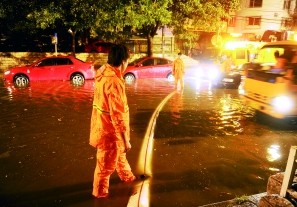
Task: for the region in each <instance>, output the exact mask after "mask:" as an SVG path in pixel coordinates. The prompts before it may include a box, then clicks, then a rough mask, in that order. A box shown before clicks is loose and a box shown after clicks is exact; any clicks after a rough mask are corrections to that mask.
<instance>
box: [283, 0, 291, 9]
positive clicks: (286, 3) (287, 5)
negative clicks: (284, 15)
mask: <svg viewBox="0 0 297 207" xmlns="http://www.w3.org/2000/svg"><path fill="white" fill-rule="evenodd" d="M290 8H291V0H284V8H283V9H288V10H289V9H290Z"/></svg>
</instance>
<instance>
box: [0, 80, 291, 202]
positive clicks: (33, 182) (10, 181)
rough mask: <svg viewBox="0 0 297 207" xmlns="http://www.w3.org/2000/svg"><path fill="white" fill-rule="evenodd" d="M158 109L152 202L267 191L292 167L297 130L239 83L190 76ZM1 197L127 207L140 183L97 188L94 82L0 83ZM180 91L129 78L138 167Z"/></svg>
mask: <svg viewBox="0 0 297 207" xmlns="http://www.w3.org/2000/svg"><path fill="white" fill-rule="evenodd" d="M185 86H186V87H185V90H184V91H183V93H175V94H174V95H173V96H172V97H170V99H169V100H168V101H167V102H166V103H165V105H164V107H163V108H162V110H161V111H160V113H159V114H158V117H157V120H156V125H155V131H154V134H153V135H154V136H153V145H152V146H151V148H152V149H151V152H150V156H151V158H152V160H151V161H152V162H151V164H150V166H149V168H150V175H149V176H148V177H147V180H148V181H149V182H148V191H149V193H148V195H149V197H148V198H147V204H149V206H162V207H166V206H170V207H173V206H202V205H206V204H210V203H214V202H220V201H225V200H229V199H232V198H235V197H238V196H242V195H252V194H257V193H262V192H264V191H265V190H266V184H267V179H268V177H269V176H270V175H272V174H274V173H276V172H279V171H284V169H285V166H286V160H287V157H288V153H289V149H290V147H291V145H296V143H297V138H296V136H295V134H296V130H295V128H294V127H293V128H292V127H289V128H286V129H283V128H276V127H275V126H278V124H276V125H275V123H271V121H270V120H269V119H267V118H266V117H256V118H255V114H254V112H253V111H252V110H250V109H248V108H246V107H245V106H244V105H242V103H241V101H240V97H239V95H238V92H237V90H234V89H215V88H208V87H207V86H200V87H199V86H198V85H197V84H196V82H195V81H193V80H191V79H188V80H186V85H185ZM0 87H1V88H0V107H1V108H0V116H1V119H0V131H1V138H0V139H1V145H0V166H1V171H0V204H1V205H0V206H117V207H118V206H119V207H120V206H127V203H128V202H129V199H130V196H131V195H133V194H135V188H134V185H135V184H138V182H136V183H133V184H129V185H127V184H124V183H122V182H120V180H119V178H118V177H117V175H116V173H114V174H113V175H112V177H111V186H110V197H109V198H108V199H93V198H92V196H91V189H92V179H93V171H94V167H95V153H96V151H95V149H93V148H92V147H90V146H89V145H88V135H89V124H90V115H91V107H92V92H93V83H92V81H88V82H87V83H86V84H85V85H84V86H83V87H74V86H71V85H70V83H69V82H67V81H66V82H48V83H47V82H42V83H36V84H31V87H29V88H25V89H16V88H14V87H4V86H3V85H2V83H1V84H0ZM172 91H173V84H172V83H169V82H167V81H164V80H154V81H153V80H143V81H138V82H136V83H135V84H130V85H127V96H128V102H129V106H130V113H131V139H132V140H131V143H132V150H131V151H130V152H129V153H128V154H127V156H128V159H129V162H130V164H131V167H132V169H133V170H134V171H135V172H136V173H137V172H139V170H138V169H139V168H141V166H138V165H139V163H140V161H139V160H140V158H141V156H140V155H141V151H142V149H143V141H144V137H145V133H146V132H147V127H148V125H149V122H150V119H151V117H152V115H153V114H154V112H155V109H156V108H157V107H158V105H159V104H160V102H162V100H163V99H164V98H165V97H167V95H168V94H170V93H171V92H172Z"/></svg>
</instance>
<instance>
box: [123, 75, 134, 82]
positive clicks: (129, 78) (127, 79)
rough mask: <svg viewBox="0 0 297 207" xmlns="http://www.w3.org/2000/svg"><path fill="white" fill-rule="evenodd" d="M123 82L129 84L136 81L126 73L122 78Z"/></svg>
mask: <svg viewBox="0 0 297 207" xmlns="http://www.w3.org/2000/svg"><path fill="white" fill-rule="evenodd" d="M124 80H125V82H127V83H131V82H134V81H135V80H136V78H135V76H134V75H133V74H131V73H128V74H126V75H125V76H124Z"/></svg>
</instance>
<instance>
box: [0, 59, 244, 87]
mask: <svg viewBox="0 0 297 207" xmlns="http://www.w3.org/2000/svg"><path fill="white" fill-rule="evenodd" d="M172 66H173V61H172V60H169V59H166V58H161V57H147V56H146V57H142V58H139V59H136V60H134V61H133V62H131V63H130V64H129V65H128V67H127V69H126V71H125V72H124V74H123V78H124V80H125V81H126V82H127V83H131V82H134V81H136V80H137V79H142V78H164V79H167V80H168V81H174V76H173V74H172ZM187 72H188V73H190V76H192V77H195V78H197V79H199V80H208V81H211V82H212V84H213V85H215V86H233V87H235V88H238V86H239V84H240V81H241V75H240V74H239V73H238V72H234V71H232V72H230V73H222V72H221V70H220V66H219V65H218V64H216V63H215V62H213V61H205V62H200V63H199V64H198V65H197V66H196V67H194V68H192V69H191V70H188V71H187ZM191 73H192V74H191ZM94 75H95V71H94V65H93V64H92V63H91V62H84V61H81V60H79V59H77V58H75V57H73V56H50V57H45V58H41V59H39V60H37V61H35V62H34V63H32V64H31V65H27V66H20V67H14V68H11V69H9V70H7V71H5V72H4V76H3V77H4V81H5V82H7V83H13V84H14V85H15V86H17V87H24V86H28V85H29V84H30V82H31V81H41V80H67V81H70V82H71V83H72V84H74V85H83V84H84V82H85V80H86V79H93V78H94Z"/></svg>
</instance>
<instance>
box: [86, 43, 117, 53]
mask: <svg viewBox="0 0 297 207" xmlns="http://www.w3.org/2000/svg"><path fill="white" fill-rule="evenodd" d="M113 45H114V43H111V42H103V41H95V42H92V43H90V44H88V45H87V46H86V47H85V52H99V53H108V52H109V51H110V49H111V47H112V46H113Z"/></svg>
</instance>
